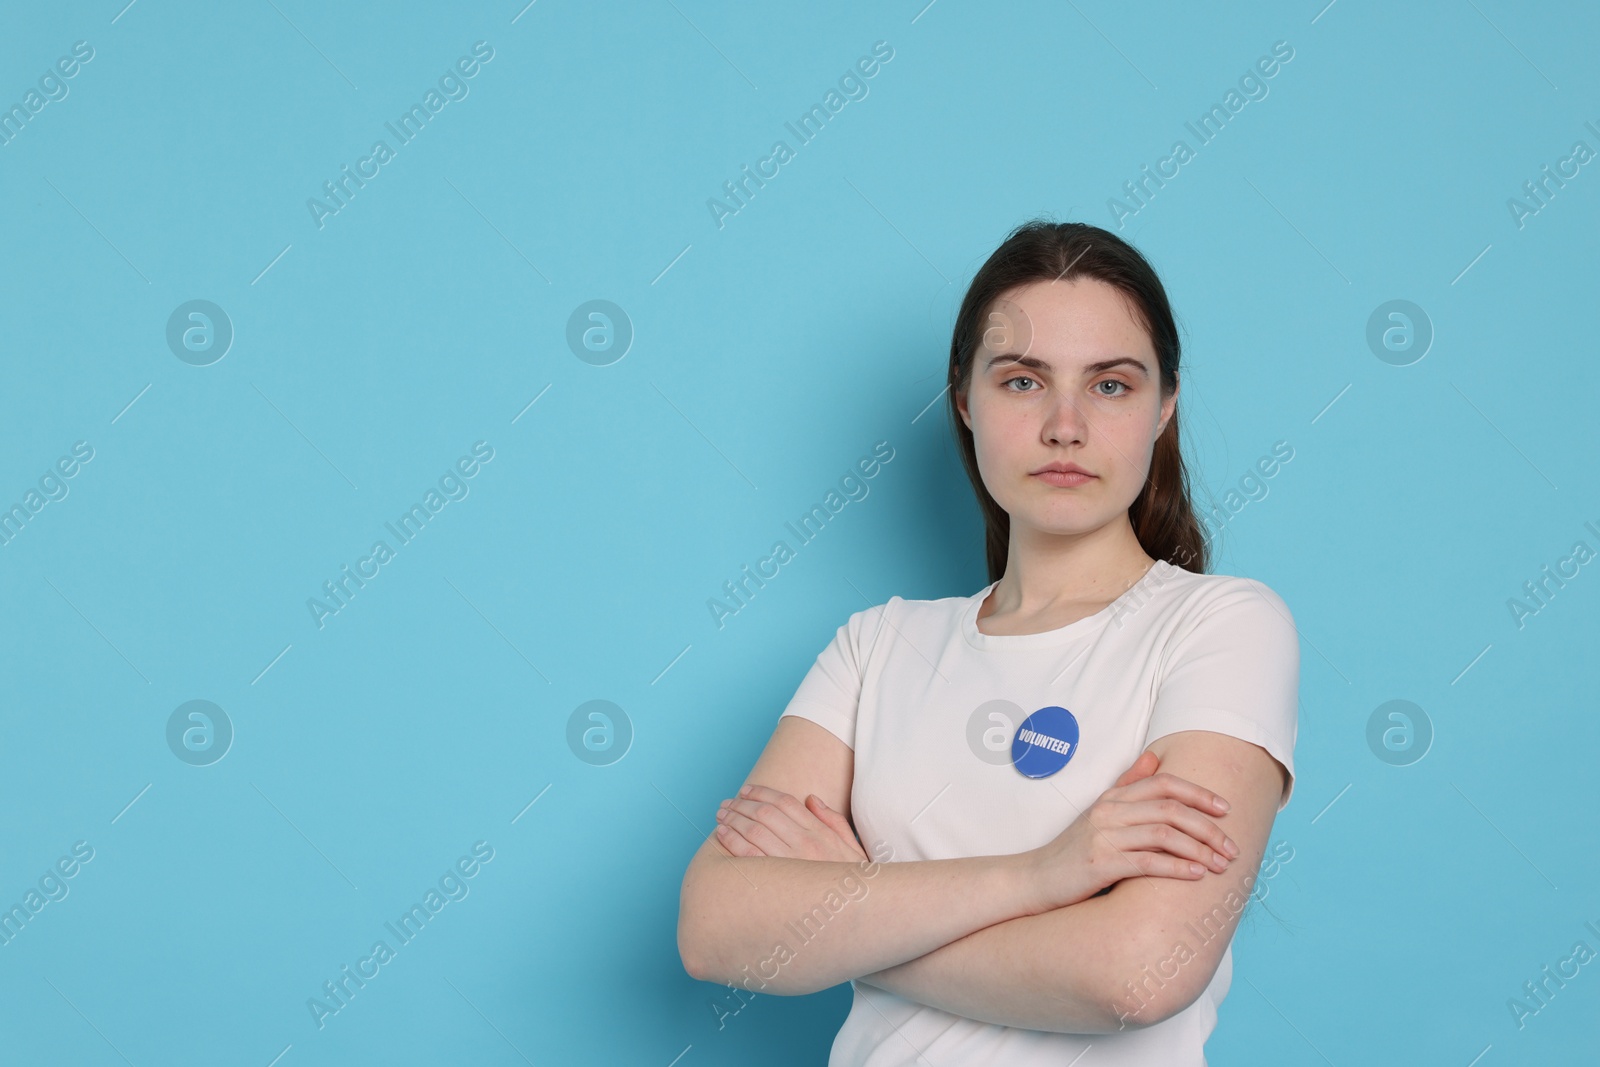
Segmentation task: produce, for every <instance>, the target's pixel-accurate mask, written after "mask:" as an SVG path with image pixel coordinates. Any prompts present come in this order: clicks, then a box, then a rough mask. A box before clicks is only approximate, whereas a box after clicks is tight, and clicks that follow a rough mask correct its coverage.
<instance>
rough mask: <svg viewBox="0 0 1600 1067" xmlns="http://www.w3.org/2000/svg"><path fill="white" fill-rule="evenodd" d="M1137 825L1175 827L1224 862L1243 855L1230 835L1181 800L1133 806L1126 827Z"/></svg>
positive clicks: (1126, 816) (1128, 814)
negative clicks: (1214, 853) (1240, 854)
mask: <svg viewBox="0 0 1600 1067" xmlns="http://www.w3.org/2000/svg"><path fill="white" fill-rule="evenodd" d="M1136 824H1156V825H1166V826H1170V827H1173V828H1174V829H1176V830H1178V831H1180V832H1182V833H1184V834H1187V835H1188V836H1189V837H1192V838H1194V840H1196V841H1198V842H1199V843H1200V844H1202V845H1205V846H1206V847H1207V848H1209V849H1210V850H1212V851H1214V852H1216V853H1217V854H1218V855H1220V856H1221V857H1222V858H1223V859H1227V860H1232V859H1234V858H1236V857H1237V856H1238V855H1239V846H1238V845H1237V844H1236V843H1235V842H1234V840H1233V839H1232V838H1231V837H1229V836H1228V834H1227V831H1225V830H1223V828H1222V827H1220V826H1218V825H1217V824H1216V823H1215V822H1213V821H1212V820H1211V819H1209V818H1208V817H1206V816H1205V815H1203V814H1201V813H1200V812H1198V811H1196V810H1195V809H1194V808H1191V807H1190V806H1189V805H1187V804H1185V803H1184V802H1183V801H1181V800H1174V799H1173V798H1171V797H1167V798H1165V799H1162V800H1145V801H1139V802H1137V803H1135V804H1131V805H1129V806H1128V808H1127V810H1126V813H1125V821H1124V822H1123V825H1124V826H1133V825H1136Z"/></svg>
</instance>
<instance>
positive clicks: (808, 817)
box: [735, 782, 816, 832]
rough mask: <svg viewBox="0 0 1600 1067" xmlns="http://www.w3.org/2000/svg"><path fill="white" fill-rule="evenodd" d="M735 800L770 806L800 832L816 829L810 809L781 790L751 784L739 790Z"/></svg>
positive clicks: (790, 794)
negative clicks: (785, 817)
mask: <svg viewBox="0 0 1600 1067" xmlns="http://www.w3.org/2000/svg"><path fill="white" fill-rule="evenodd" d="M735 799H738V800H749V801H754V802H756V803H762V804H770V805H772V806H773V807H775V808H776V809H777V810H779V811H781V812H783V813H784V814H786V815H788V816H789V818H790V819H791V820H793V822H794V825H795V827H796V828H798V829H802V830H812V829H816V827H815V826H814V824H813V822H812V820H813V819H815V818H816V816H815V815H813V814H812V812H811V809H810V808H808V807H806V806H805V805H804V804H802V803H801V802H800V801H799V800H798V799H797V798H796V797H795V796H794V795H793V794H792V793H785V792H784V791H783V790H781V789H772V788H770V787H768V786H764V785H756V784H755V783H753V782H752V783H751V784H749V785H746V786H745V787H744V788H743V789H740V790H739V796H738V797H737V798H735ZM774 829H777V827H776V826H775V827H774ZM780 832H781V831H780Z"/></svg>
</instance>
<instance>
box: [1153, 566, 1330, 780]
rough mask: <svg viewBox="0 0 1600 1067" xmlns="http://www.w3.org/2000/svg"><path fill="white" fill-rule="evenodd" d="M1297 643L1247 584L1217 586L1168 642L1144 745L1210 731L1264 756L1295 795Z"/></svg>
mask: <svg viewBox="0 0 1600 1067" xmlns="http://www.w3.org/2000/svg"><path fill="white" fill-rule="evenodd" d="M1299 708H1300V636H1299V633H1298V631H1297V630H1296V629H1295V625H1294V617H1293V616H1292V615H1291V614H1290V613H1289V606H1288V605H1287V604H1285V603H1284V602H1283V600H1282V598H1281V597H1279V596H1278V594H1276V593H1274V592H1273V591H1272V590H1271V589H1270V588H1269V587H1267V586H1266V585H1264V584H1263V583H1261V582H1258V581H1256V580H1255V579H1253V578H1239V579H1237V580H1236V581H1233V582H1229V583H1227V584H1225V585H1223V586H1221V587H1220V588H1219V590H1218V592H1217V593H1216V594H1214V595H1213V596H1212V597H1210V598H1208V600H1207V601H1206V603H1204V604H1203V605H1202V606H1201V607H1200V608H1199V609H1198V610H1197V611H1196V612H1195V614H1194V617H1193V618H1192V619H1188V620H1185V621H1184V622H1183V623H1182V624H1180V626H1179V628H1178V630H1177V631H1176V632H1175V633H1174V635H1173V637H1172V644H1171V645H1170V646H1169V647H1168V650H1167V656H1166V661H1165V668H1164V671H1163V674H1162V678H1161V682H1160V686H1159V688H1158V690H1157V692H1156V700H1155V707H1154V710H1153V711H1152V712H1151V715H1150V729H1149V731H1148V732H1147V733H1146V735H1145V744H1146V745H1148V744H1149V743H1150V742H1151V741H1154V740H1155V739H1156V738H1158V737H1163V736H1165V735H1167V734H1172V733H1177V732H1178V731H1180V730H1211V731H1214V732H1216V733H1219V734H1228V735H1229V736H1232V737H1238V738H1242V739H1243V740H1246V741H1250V742H1252V743H1254V744H1257V745H1260V746H1261V747H1262V748H1264V749H1266V750H1267V752H1269V753H1270V754H1271V755H1272V757H1273V758H1274V759H1276V760H1277V761H1278V762H1279V763H1281V764H1283V767H1284V769H1285V770H1286V771H1288V772H1289V776H1288V781H1287V783H1286V785H1285V788H1284V791H1283V796H1282V798H1281V799H1280V800H1279V802H1278V810H1279V811H1282V810H1283V809H1284V808H1285V807H1287V806H1288V804H1289V796H1290V794H1291V793H1293V792H1294V744H1295V739H1296V737H1297V736H1298V733H1299V725H1300V723H1299V718H1300V717H1299Z"/></svg>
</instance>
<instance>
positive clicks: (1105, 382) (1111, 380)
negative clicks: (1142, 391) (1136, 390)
mask: <svg viewBox="0 0 1600 1067" xmlns="http://www.w3.org/2000/svg"><path fill="white" fill-rule="evenodd" d="M1094 385H1095V388H1096V389H1099V388H1100V386H1102V385H1120V386H1121V387H1122V389H1121V391H1119V392H1115V393H1104V392H1102V393H1101V394H1100V395H1101V396H1103V397H1105V398H1107V399H1108V400H1109V399H1112V398H1114V397H1119V396H1123V395H1126V394H1127V393H1128V392H1130V391H1131V388H1130V386H1129V385H1128V383H1127V382H1125V381H1122V380H1121V379H1120V378H1106V379H1103V380H1101V381H1098V382H1095V383H1094Z"/></svg>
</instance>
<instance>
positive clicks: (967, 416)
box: [956, 393, 972, 430]
mask: <svg viewBox="0 0 1600 1067" xmlns="http://www.w3.org/2000/svg"><path fill="white" fill-rule="evenodd" d="M956 411H957V412H959V413H960V415H961V421H962V422H963V423H964V424H965V425H966V427H967V429H969V430H970V429H972V413H971V412H969V411H968V410H967V394H966V393H957V394H956Z"/></svg>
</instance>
